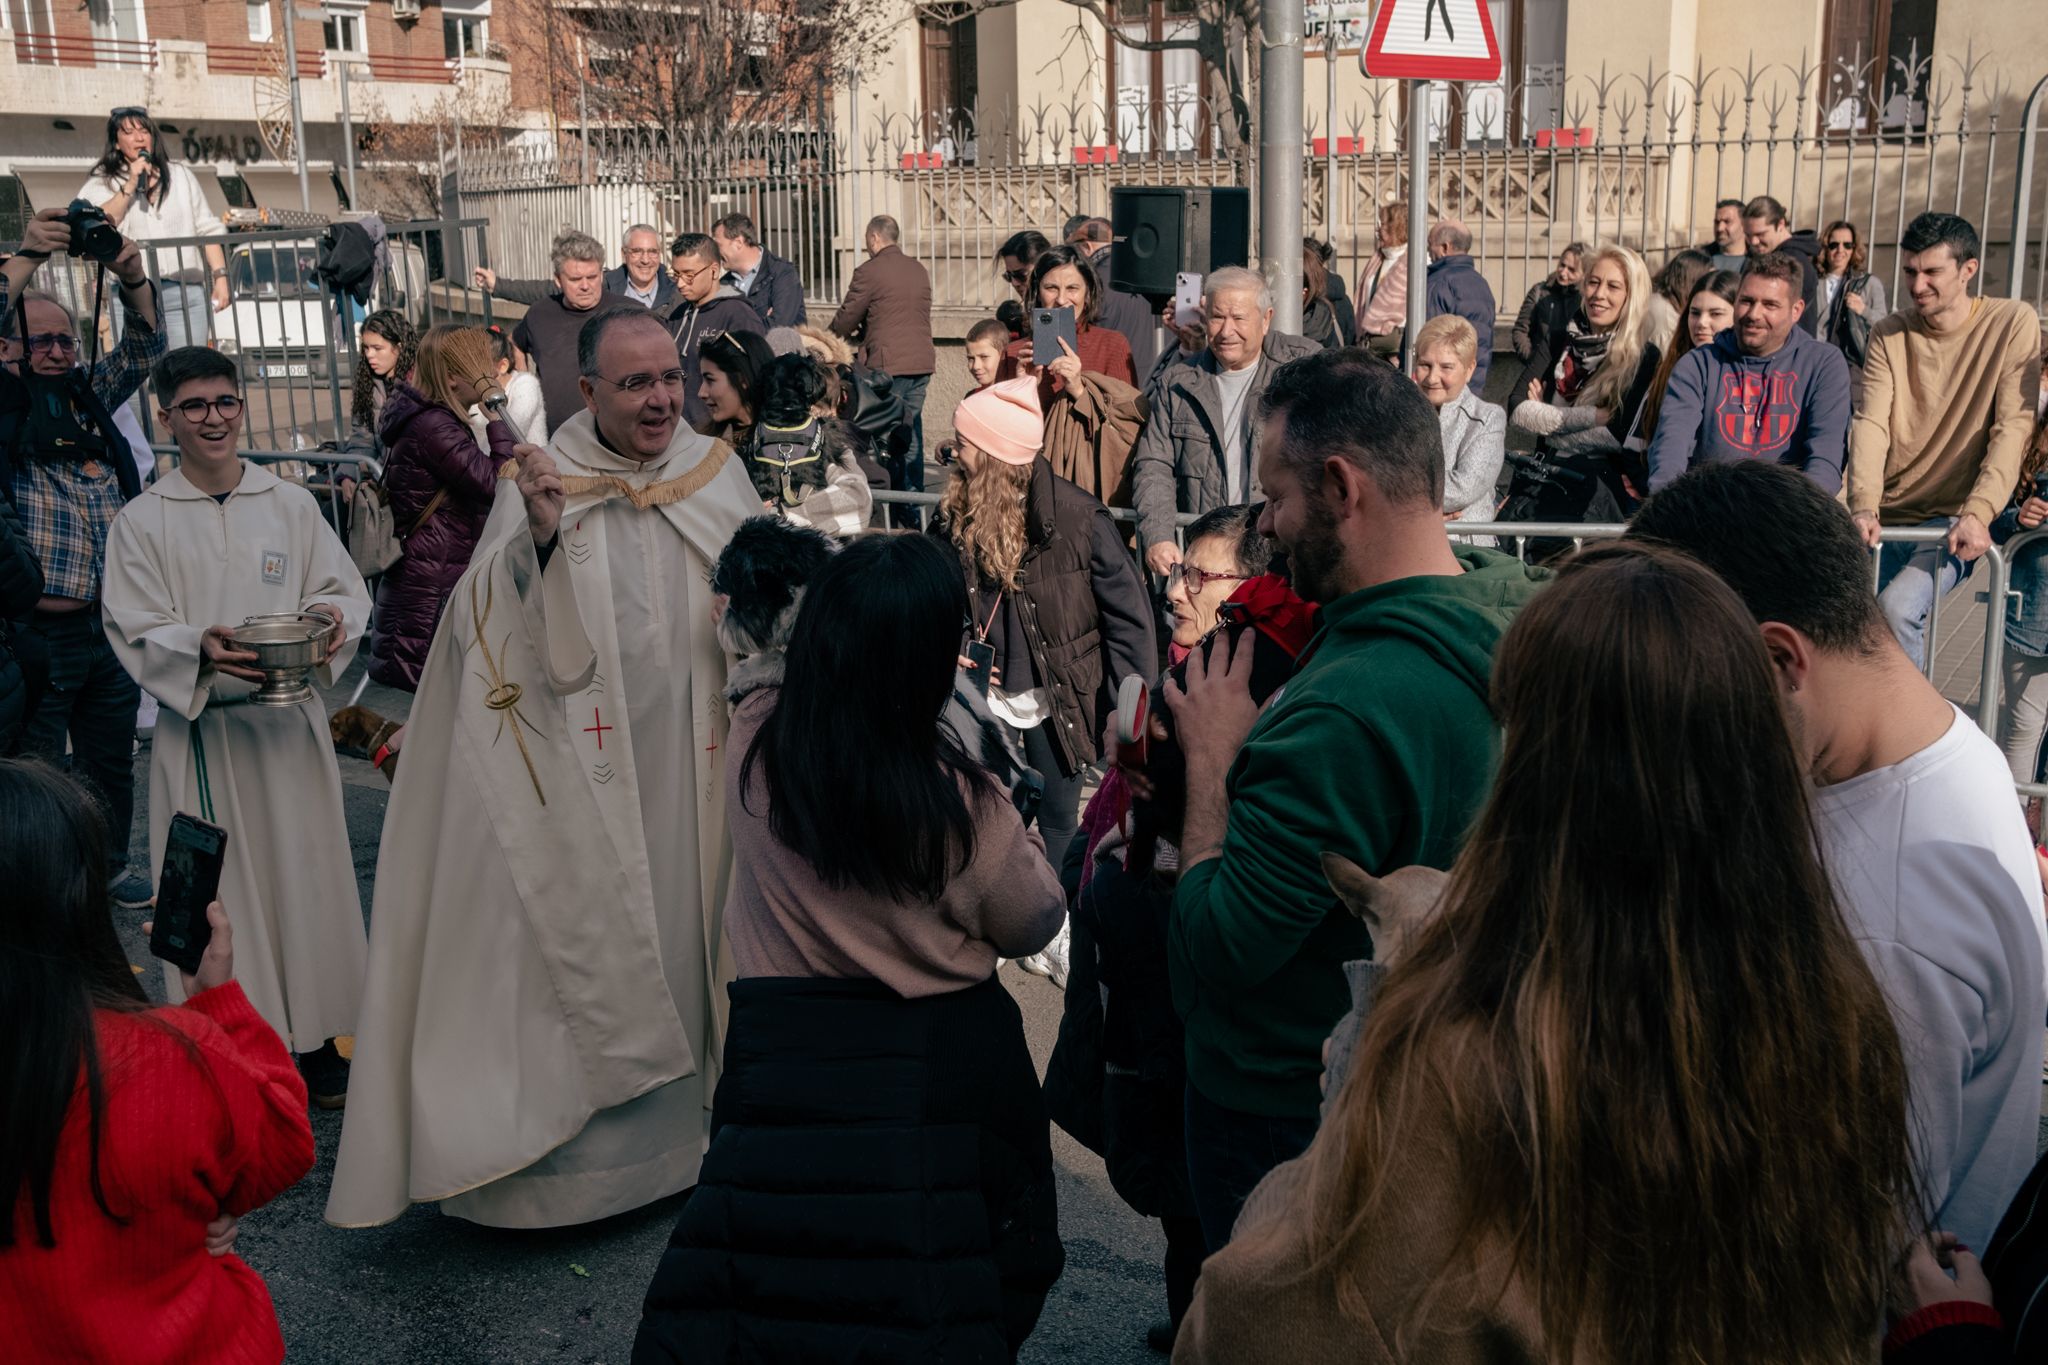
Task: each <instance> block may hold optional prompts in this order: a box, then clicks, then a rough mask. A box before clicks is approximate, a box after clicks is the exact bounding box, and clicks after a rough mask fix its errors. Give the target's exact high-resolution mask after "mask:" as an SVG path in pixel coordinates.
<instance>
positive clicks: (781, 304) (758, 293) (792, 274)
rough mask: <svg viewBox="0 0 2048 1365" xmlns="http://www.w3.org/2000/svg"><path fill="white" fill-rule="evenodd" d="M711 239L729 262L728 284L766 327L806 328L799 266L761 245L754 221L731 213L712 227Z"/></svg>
mask: <svg viewBox="0 0 2048 1365" xmlns="http://www.w3.org/2000/svg"><path fill="white" fill-rule="evenodd" d="M711 237H712V240H713V241H715V242H717V243H718V254H719V257H720V258H721V259H722V260H723V261H724V262H725V281H724V282H725V283H726V284H729V285H731V286H732V287H733V288H734V289H736V290H738V291H739V295H740V297H741V298H743V299H745V300H746V301H747V302H748V304H750V305H751V306H752V307H753V310H754V311H755V312H756V313H758V314H760V315H761V321H762V322H763V323H764V324H765V325H766V326H769V327H801V326H803V324H804V282H803V281H802V280H800V279H798V278H797V273H796V267H795V266H793V265H791V264H790V263H789V262H788V261H785V260H783V259H782V258H781V257H780V256H778V255H776V254H775V253H774V252H772V251H770V250H769V249H768V248H767V247H765V246H762V245H761V236H760V233H759V232H757V231H756V230H755V228H754V220H753V219H751V218H749V217H747V215H746V214H744V213H728V214H726V215H725V217H723V218H721V219H719V220H718V221H717V222H716V223H713V224H712V225H711Z"/></svg>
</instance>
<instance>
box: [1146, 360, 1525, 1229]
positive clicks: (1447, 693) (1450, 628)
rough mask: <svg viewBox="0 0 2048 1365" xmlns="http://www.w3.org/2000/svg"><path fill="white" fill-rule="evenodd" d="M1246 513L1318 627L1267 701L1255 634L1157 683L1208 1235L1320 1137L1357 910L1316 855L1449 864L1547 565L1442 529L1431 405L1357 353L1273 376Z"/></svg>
mask: <svg viewBox="0 0 2048 1365" xmlns="http://www.w3.org/2000/svg"><path fill="white" fill-rule="evenodd" d="M1260 422H1261V430H1260V437H1259V444H1258V452H1259V456H1258V477H1259V483H1260V486H1261V487H1262V488H1263V489H1264V492H1265V497H1266V506H1265V512H1264V514H1263V515H1262V516H1261V518H1260V521H1259V529H1260V530H1261V531H1263V532H1265V533H1266V534H1267V535H1270V536H1272V537H1273V538H1274V539H1275V541H1277V543H1278V546H1279V548H1280V550H1282V551H1283V552H1284V553H1285V554H1286V556H1287V561H1288V566H1289V573H1290V575H1291V576H1292V578H1293V582H1294V589H1295V591H1296V592H1298V593H1299V594H1301V596H1303V597H1304V598H1307V599H1308V600H1309V601H1311V602H1315V603H1318V604H1320V606H1321V615H1320V618H1319V622H1318V629H1317V632H1316V635H1315V637H1314V638H1313V639H1312V640H1311V641H1310V643H1309V646H1308V648H1307V650H1305V651H1304V652H1303V654H1302V656H1301V660H1300V662H1299V665H1298V666H1297V670H1296V672H1295V674H1294V676H1293V677H1292V678H1290V679H1289V680H1288V682H1287V684H1286V686H1285V687H1283V688H1282V689H1281V690H1280V691H1279V692H1278V693H1276V694H1275V695H1274V696H1273V699H1272V700H1271V701H1270V702H1269V703H1268V704H1267V705H1266V707H1265V710H1264V711H1263V713H1262V712H1260V711H1259V709H1258V708H1257V707H1255V706H1254V705H1253V703H1252V700H1251V696H1250V693H1249V691H1248V689H1247V687H1246V680H1247V678H1248V677H1249V674H1250V668H1251V650H1250V649H1241V650H1240V651H1239V657H1238V658H1236V659H1233V660H1231V661H1230V662H1229V664H1228V665H1227V666H1226V664H1225V663H1224V661H1223V659H1222V656H1221V655H1220V654H1219V655H1218V656H1217V657H1216V658H1215V659H1212V660H1210V661H1209V663H1208V665H1207V666H1206V667H1204V664H1203V661H1202V654H1201V652H1200V651H1197V652H1196V654H1195V656H1194V657H1193V658H1192V659H1191V660H1190V662H1189V665H1188V672H1187V687H1186V691H1185V692H1181V691H1180V690H1179V689H1176V688H1173V687H1171V686H1169V688H1168V689H1167V693H1166V697H1165V700H1166V703H1167V705H1169V706H1170V707H1171V708H1172V710H1173V715H1174V721H1175V725H1176V727H1177V729H1178V733H1179V736H1180V743H1181V746H1182V748H1183V749H1184V751H1185V752H1186V756H1187V790H1188V805H1187V815H1186V819H1185V822H1184V826H1183V838H1182V843H1181V866H1182V871H1181V879H1180V886H1179V890H1178V892H1177V893H1176V895H1175V898H1174V910H1173V921H1172V925H1171V928H1170V931H1169V965H1170V968H1171V972H1172V977H1173V993H1174V1004H1175V1007H1176V1008H1177V1009H1178V1010H1179V1011H1180V1014H1181V1017H1182V1018H1183V1019H1184V1020H1185V1021H1186V1024H1187V1067H1188V1091H1187V1115H1186V1118H1187V1122H1186V1135H1187V1147H1188V1169H1189V1177H1190V1183H1191V1185H1192V1187H1193V1192H1194V1196H1195V1205H1196V1209H1197V1212H1198V1213H1199V1214H1200V1216H1201V1221H1202V1234H1203V1239H1204V1240H1205V1241H1206V1242H1207V1243H1208V1247H1209V1250H1210V1251H1212V1252H1213V1251H1215V1250H1216V1249H1218V1248H1219V1247H1221V1246H1222V1245H1224V1243H1226V1242H1228V1241H1229V1240H1230V1232H1231V1227H1232V1225H1233V1224H1234V1223H1235V1222H1236V1221H1237V1214H1238V1211H1239V1209H1240V1208H1242V1207H1243V1204H1244V1200H1245V1197H1246V1196H1247V1195H1249V1194H1250V1193H1251V1190H1252V1187H1253V1186H1254V1185H1256V1184H1258V1182H1259V1181H1260V1179H1262V1178H1263V1177H1264V1176H1265V1174H1266V1173H1267V1172H1268V1171H1270V1170H1271V1169H1272V1168H1273V1167H1274V1166H1277V1165H1278V1164H1280V1163H1281V1162H1283V1161H1287V1160H1289V1159H1291V1158H1293V1157H1296V1156H1299V1155H1300V1154H1301V1153H1302V1152H1303V1151H1304V1150H1306V1148H1307V1147H1308V1144H1309V1140H1310V1139H1311V1138H1312V1137H1314V1136H1315V1131H1316V1120H1317V1109H1318V1105H1319V1102H1320V1100H1321V1094H1320V1091H1319V1088H1318V1086H1317V1076H1318V1073H1319V1071H1320V1069H1321V1053H1322V1043H1323V1040H1324V1039H1325V1038H1326V1037H1328V1036H1329V1033H1330V1029H1331V1027H1332V1026H1333V1025H1335V1023H1336V1022H1337V1020H1338V1018H1339V1017H1340V1016H1341V1015H1343V1013H1344V1012H1345V1010H1346V1009H1347V1008H1349V1005H1350V994H1349V989H1348V987H1347V985H1346V982H1345V977H1344V971H1343V964H1344V962H1345V961H1346V960H1348V959H1355V958H1361V957H1369V956H1371V954H1372V941H1371V939H1370V937H1369V936H1368V935H1367V933H1366V930H1365V927H1364V925H1363V923H1362V922H1360V921H1359V920H1357V919H1355V918H1353V917H1352V916H1351V915H1350V914H1349V913H1348V912H1347V911H1345V910H1344V909H1343V907H1342V906H1341V905H1339V904H1338V901H1337V898H1336V896H1335V895H1334V894H1333V893H1332V892H1331V890H1330V888H1329V885H1328V884H1327V883H1326V882H1325V881H1324V879H1323V873H1322V869H1321V865H1320V859H1321V855H1322V854H1323V853H1324V852H1326V851H1327V852H1333V853H1339V854H1342V855H1343V856H1344V857H1346V858H1349V859H1350V860H1351V861H1353V862H1355V863H1357V864H1358V865H1359V866H1360V867H1363V868H1365V869H1366V870H1367V871H1369V872H1372V873H1374V874H1376V875H1383V874H1385V873H1388V872H1391V871H1393V870H1394V869H1396V868H1401V867H1407V866H1411V865H1415V864H1421V865H1423V866H1427V867H1439V868H1447V867H1449V866H1450V865H1451V862H1452V860H1453V859H1454V858H1455V857H1456V856H1457V853H1458V849H1459V846H1460V843H1461V842H1462V841H1463V839H1464V836H1465V830H1466V827H1467V826H1468V825H1469V824H1470V823H1471V820H1472V817H1473V816H1474V815H1475V814H1476V813H1477V812H1478V809H1479V806H1480V803H1481V801H1482V799H1483V798H1484V796H1485V794H1486V790H1487V787H1488V785H1489V784H1490V782H1491V780H1492V776H1493V766H1494V762H1495V759H1496V757H1497V754H1498V750H1499V735H1498V731H1497V730H1496V728H1495V725H1494V721H1493V715H1492V713H1491V711H1490V710H1489V709H1488V706H1487V677H1488V672H1489V669H1490V667H1491V664H1492V660H1493V650H1494V646H1495V645H1496V644H1497V643H1498V642H1499V640H1500V637H1501V634H1502V633H1503V632H1504V631H1505V630H1506V629H1507V626H1508V622H1509V620H1510V619H1511V618H1512V617H1513V615H1514V612H1515V610H1516V609H1517V608H1518V607H1520V606H1521V605H1522V603H1524V602H1526V601H1528V600H1529V598H1530V597H1531V596H1532V595H1533V594H1534V593H1535V592H1536V591H1537V589H1538V588H1539V587H1540V586H1541V584H1542V582H1543V580H1544V579H1545V578H1546V577H1547V574H1545V572H1544V571H1543V570H1540V569H1530V568H1527V567H1525V566H1524V565H1522V564H1521V563H1520V562H1519V561H1517V560H1515V559H1513V558H1511V557H1509V556H1507V555H1503V554H1498V553H1495V552H1494V551H1491V550H1479V549H1466V548H1462V547H1454V546H1453V545H1452V544H1451V542H1450V540H1449V538H1448V537H1447V536H1446V534H1445V530H1444V521H1443V514H1442V511H1441V508H1442V506H1443V486H1444V455H1443V442H1442V438H1441V436H1440V434H1439V431H1440V429H1439V425H1438V422H1437V415H1436V411H1435V410H1434V409H1433V408H1431V407H1430V405H1429V403H1428V401H1427V400H1426V399H1424V398H1423V396H1422V393H1421V391H1420V390H1419V389H1417V388H1416V387H1415V385H1414V384H1413V383H1411V382H1410V381H1409V380H1408V379H1407V377H1406V376H1404V375H1402V374H1400V373H1399V372H1397V371H1395V370H1391V369H1389V368H1387V366H1386V365H1384V364H1382V363H1381V362H1379V361H1378V360H1375V359H1374V358H1372V357H1370V356H1367V355H1365V354H1364V353H1363V352H1357V351H1325V352H1323V353H1321V354H1319V355H1315V356H1311V357H1308V358H1306V359H1302V360H1297V361H1294V362H1293V363H1291V364H1289V365H1286V366H1283V367H1282V368H1281V369H1280V370H1279V371H1277V372H1276V373H1275V374H1274V376H1273V380H1272V383H1271V385H1270V386H1269V387H1268V389H1267V391H1266V394H1265V396H1264V399H1263V400H1262V402H1261V404H1260Z"/></svg>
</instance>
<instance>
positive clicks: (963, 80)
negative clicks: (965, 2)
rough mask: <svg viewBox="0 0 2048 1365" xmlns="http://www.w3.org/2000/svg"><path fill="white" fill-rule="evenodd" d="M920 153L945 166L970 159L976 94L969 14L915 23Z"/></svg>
mask: <svg viewBox="0 0 2048 1365" xmlns="http://www.w3.org/2000/svg"><path fill="white" fill-rule="evenodd" d="M918 32H919V38H920V41H921V61H922V71H921V77H922V82H923V84H922V87H921V92H922V97H923V100H924V120H925V143H926V150H927V151H933V152H939V153H941V154H943V155H944V156H945V157H946V160H947V161H948V162H962V161H972V160H974V151H975V148H974V102H975V100H976V98H977V97H978V94H979V91H980V71H979V62H980V57H979V55H978V49H977V47H976V44H975V33H974V16H973V15H971V14H967V15H962V16H960V17H959V18H956V19H954V20H953V21H952V22H951V23H941V22H939V21H938V20H936V19H933V18H930V17H925V18H920V19H919V20H918Z"/></svg>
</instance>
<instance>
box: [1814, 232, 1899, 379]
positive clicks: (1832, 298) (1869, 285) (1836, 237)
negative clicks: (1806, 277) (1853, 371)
mask: <svg viewBox="0 0 2048 1365" xmlns="http://www.w3.org/2000/svg"><path fill="white" fill-rule="evenodd" d="M1869 259H1870V248H1869V247H1868V246H1867V245H1866V244H1865V243H1864V241H1863V238H1862V236H1861V234H1859V233H1858V232H1857V231H1856V225H1855V224H1854V223H1851V222H1848V221H1846V220H1837V221H1835V222H1832V223H1829V224H1828V229H1827V231H1826V232H1824V233H1822V234H1821V238H1820V322H1819V325H1818V327H1817V331H1818V333H1819V335H1820V338H1821V340H1823V341H1826V342H1829V343H1830V344H1832V345H1834V346H1836V347H1839V348H1840V350H1841V352H1842V354H1843V355H1845V356H1847V357H1848V359H1849V363H1850V364H1851V365H1861V364H1862V363H1863V357H1864V354H1865V351H1866V349H1867V348H1868V346H1869V344H1870V329H1871V328H1872V327H1875V326H1876V325H1877V324H1878V322H1879V321H1880V320H1881V319H1882V318H1883V317H1884V316H1885V315H1886V314H1887V313H1889V312H1890V311H1891V309H1890V308H1888V307H1887V306H1886V302H1885V294H1884V281H1882V280H1880V279H1878V278H1877V276H1875V275H1873V274H1871V273H1870V271H1869V270H1867V269H1866V268H1865V267H1866V266H1867V265H1868V263H1869Z"/></svg>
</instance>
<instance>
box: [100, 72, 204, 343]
mask: <svg viewBox="0 0 2048 1365" xmlns="http://www.w3.org/2000/svg"><path fill="white" fill-rule="evenodd" d="M78 197H79V198H80V199H83V200H85V201H86V202H88V203H91V204H97V205H99V207H100V209H101V211H103V212H104V213H105V214H106V215H107V221H108V222H110V223H112V224H113V225H114V226H115V227H117V228H119V229H120V230H121V235H122V236H124V237H131V238H133V239H134V240H136V241H137V242H140V243H141V244H142V245H143V246H144V247H145V248H147V247H148V246H149V245H150V244H151V243H152V242H155V241H159V240H161V239H164V238H175V237H183V238H192V237H225V236H227V231H228V230H227V225H226V224H224V223H222V222H221V220H220V215H218V214H216V213H215V212H214V211H213V206H212V205H211V204H209V203H207V202H206V194H205V192H204V191H202V190H201V189H200V188H199V179H198V177H197V176H195V175H193V174H192V172H191V171H189V170H187V169H186V168H185V167H184V166H182V165H179V164H178V163H176V162H174V161H172V160H171V156H170V153H169V152H167V151H166V150H165V149H164V138H163V133H162V131H161V130H160V129H159V128H158V127H157V124H156V120H155V119H153V118H151V117H150V116H149V111H148V110H147V109H144V108H142V107H141V106H139V105H132V104H131V105H123V106H122V107H121V108H119V109H116V110H114V111H113V112H112V113H111V114H109V115H107V149H106V151H105V152H104V153H103V154H102V155H101V156H100V159H99V160H98V161H97V162H96V163H94V165H93V168H92V174H91V175H89V176H88V177H87V178H86V182H85V184H84V185H82V186H80V187H79V191H78ZM151 260H152V264H153V266H154V269H155V271H156V273H157V316H158V317H160V318H162V319H163V332H164V340H165V342H166V343H167V344H168V346H169V348H170V349H171V350H176V349H177V348H178V347H180V346H203V345H205V344H206V337H207V330H208V329H207V323H206V312H207V307H208V305H209V304H211V306H212V309H213V311H214V312H216V313H220V312H225V311H226V310H227V306H228V301H229V300H228V258H227V254H226V253H225V252H224V251H223V250H222V249H221V248H220V247H219V246H217V245H215V244H214V243H212V242H205V243H202V244H201V245H199V246H198V247H196V248H195V247H190V246H183V247H165V248H163V249H161V250H159V251H157V252H156V253H154V254H153V255H152V257H151Z"/></svg>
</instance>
